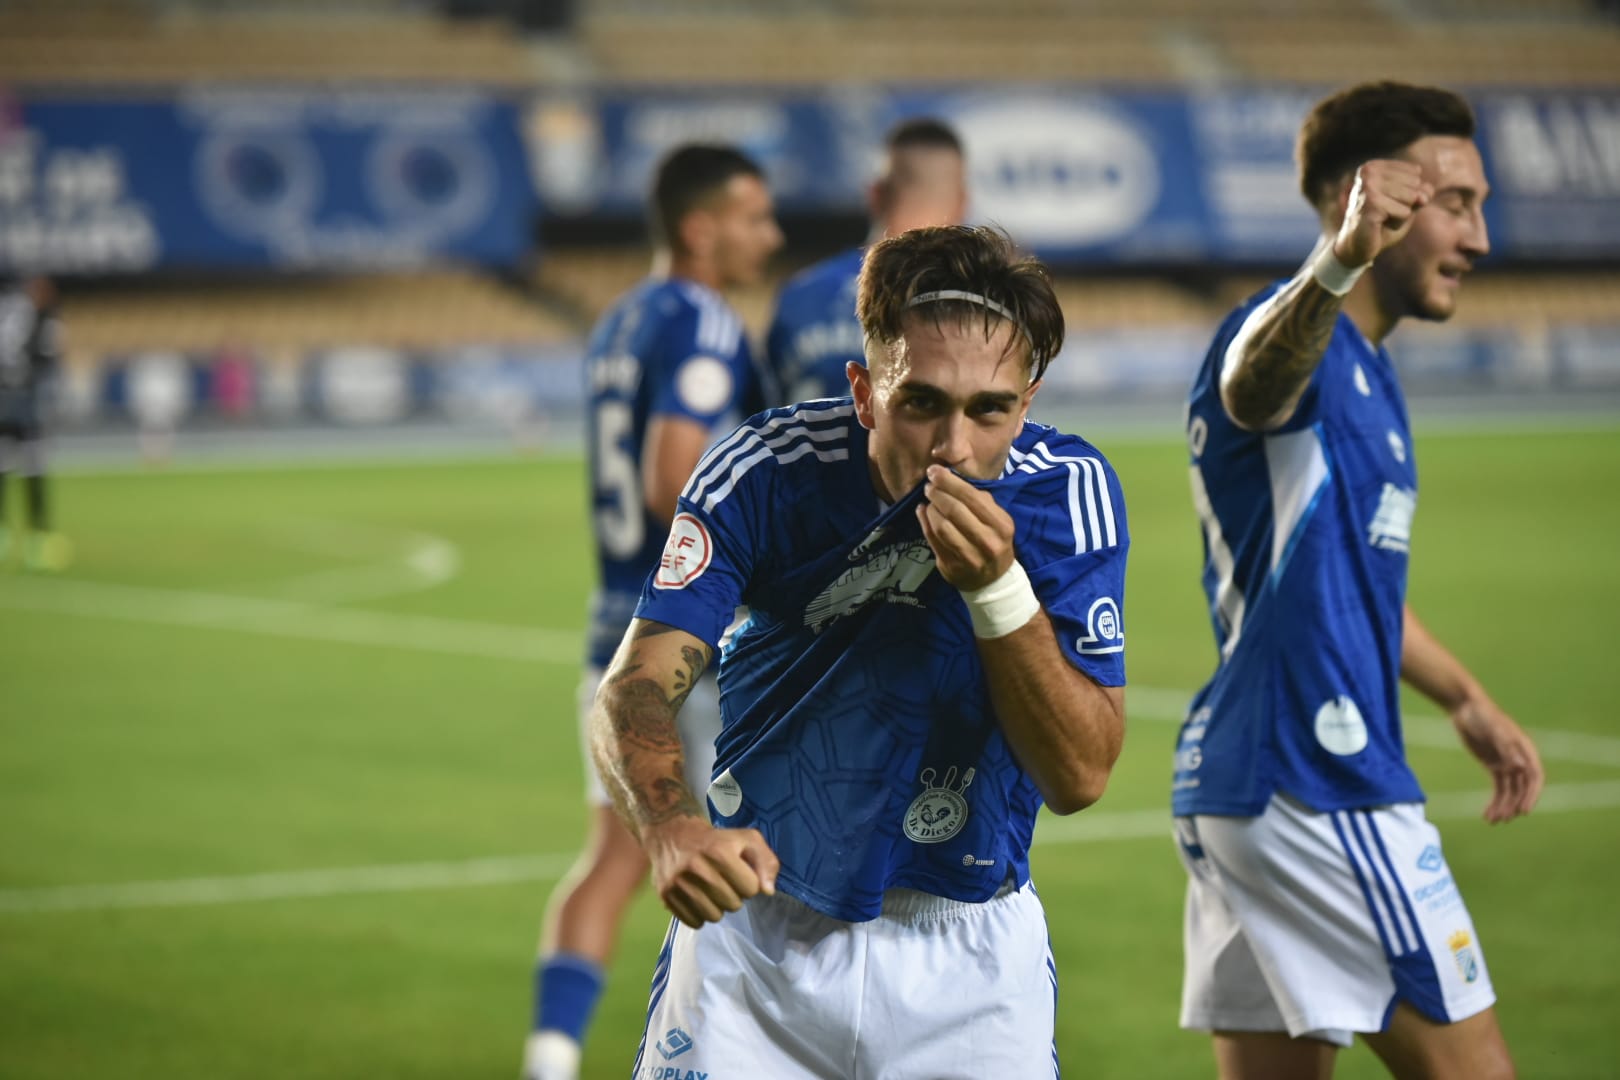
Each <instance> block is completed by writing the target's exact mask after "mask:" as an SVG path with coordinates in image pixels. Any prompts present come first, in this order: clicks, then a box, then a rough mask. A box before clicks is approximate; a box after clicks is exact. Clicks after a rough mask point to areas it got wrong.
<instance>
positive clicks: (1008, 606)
mask: <svg viewBox="0 0 1620 1080" xmlns="http://www.w3.org/2000/svg"><path fill="white" fill-rule="evenodd" d="M962 599H963V600H965V601H967V609H968V618H970V619H972V620H973V636H974V637H976V638H998V637H1006V636H1007V635H1008V634H1010V633H1012V632H1013V631H1014V630H1017V629H1018V628H1019V627H1020V626H1023V625H1024V624H1025V623H1027V622H1029V620H1030V619H1033V618H1034V617H1035V613H1036V612H1037V611H1039V610H1041V602H1040V601H1039V600H1037V599H1036V598H1035V590H1034V588H1032V587H1031V586H1030V584H1029V575H1028V574H1026V573H1024V568H1023V567H1022V566H1021V565H1019V562H1018V560H1017V559H1014V560H1013V561H1012V565H1011V566H1009V567H1007V571H1006V573H1004V574H1002V575H1001V576H1000V577H998V578H996V580H994V581H992V582H991V583H990V584H988V585H986V586H985V587H984V588H982V589H963V590H962Z"/></svg>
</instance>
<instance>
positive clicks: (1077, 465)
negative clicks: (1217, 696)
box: [1010, 451, 1130, 686]
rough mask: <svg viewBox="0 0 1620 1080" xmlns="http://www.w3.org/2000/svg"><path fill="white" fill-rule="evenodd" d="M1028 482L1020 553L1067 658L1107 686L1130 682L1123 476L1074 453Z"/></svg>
mask: <svg viewBox="0 0 1620 1080" xmlns="http://www.w3.org/2000/svg"><path fill="white" fill-rule="evenodd" d="M1059 466H1060V467H1059V468H1055V469H1048V470H1046V471H1045V472H1043V473H1041V474H1040V475H1039V476H1038V477H1037V478H1035V479H1034V481H1033V482H1031V483H1029V484H1026V485H1024V487H1023V490H1022V492H1021V493H1020V496H1019V498H1018V499H1017V501H1016V502H1015V504H1014V506H1013V507H1011V508H1010V509H1011V510H1012V513H1013V520H1014V527H1015V529H1016V533H1015V537H1016V538H1015V541H1014V543H1015V545H1016V547H1017V551H1018V559H1019V561H1020V562H1021V563H1022V564H1023V566H1024V569H1025V571H1026V572H1027V573H1028V574H1029V579H1030V584H1031V585H1032V586H1033V587H1034V589H1035V595H1036V597H1037V598H1038V599H1039V600H1040V602H1041V606H1042V607H1043V608H1044V609H1045V610H1046V614H1047V617H1048V618H1050V619H1051V621H1052V626H1053V629H1054V630H1055V631H1056V632H1057V638H1058V646H1059V648H1060V649H1061V650H1062V652H1063V655H1064V656H1065V657H1066V658H1067V659H1068V661H1069V662H1070V663H1071V664H1073V665H1074V666H1075V667H1076V668H1078V669H1079V670H1080V671H1082V672H1084V673H1085V674H1086V675H1087V676H1089V677H1090V678H1091V679H1093V680H1094V681H1096V682H1097V683H1099V684H1101V685H1103V686H1123V685H1125V556H1126V553H1127V551H1128V550H1129V548H1130V533H1129V530H1128V528H1127V526H1126V521H1125V497H1124V493H1123V491H1122V490H1121V488H1120V485H1119V477H1118V476H1116V475H1115V473H1114V470H1113V467H1112V466H1111V465H1109V464H1108V462H1107V460H1106V459H1104V458H1103V457H1102V455H1100V454H1096V453H1095V451H1092V452H1091V453H1088V454H1076V455H1072V456H1070V457H1069V458H1068V459H1067V460H1062V461H1060V462H1059Z"/></svg>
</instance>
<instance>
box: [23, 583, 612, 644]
mask: <svg viewBox="0 0 1620 1080" xmlns="http://www.w3.org/2000/svg"><path fill="white" fill-rule="evenodd" d="M0 607H4V608H11V609H13V610H21V611H40V612H46V613H49V614H53V615H78V616H84V617H86V618H97V619H115V620H121V621H126V622H137V623H153V624H158V625H164V626H187V627H203V628H207V629H213V630H237V631H242V632H245V633H253V634H268V635H271V636H274V637H284V638H300V639H303V640H307V641H327V642H335V643H341V644H346V645H372V646H378V647H381V648H390V649H407V650H414V651H419V652H431V653H441V654H445V655H450V656H478V657H489V658H492V659H498V660H524V661H531V662H535V663H544V664H578V663H581V662H582V658H583V656H584V645H583V636H582V635H581V634H580V633H579V632H575V631H567V630H544V629H538V628H534V629H531V628H528V627H522V626H511V625H508V624H504V623H480V622H469V621H466V620H462V619H442V618H437V617H435V616H431V615H403V614H397V613H390V612H382V611H360V610H354V609H348V608H332V607H326V606H324V605H320V604H312V603H308V602H304V601H298V600H279V599H274V598H270V597H253V596H234V595H230V594H227V593H207V592H193V591H190V590H181V589H157V588H148V587H144V586H139V585H114V584H110V583H107V582H94V581H74V580H71V579H67V578H56V579H44V578H24V577H13V578H10V579H5V580H0Z"/></svg>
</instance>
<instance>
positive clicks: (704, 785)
mask: <svg viewBox="0 0 1620 1080" xmlns="http://www.w3.org/2000/svg"><path fill="white" fill-rule="evenodd" d="M600 685H602V669H601V668H599V667H594V666H588V667H586V668H585V673H584V675H583V676H581V678H580V680H579V748H580V752H581V754H582V755H583V756H584V759H585V801H586V802H588V803H589V804H590V805H592V806H612V805H613V798H612V796H610V795H609V794H608V793H607V788H605V787H603V786H602V778H601V777H600V776H598V775H597V772H596V763H595V762H594V761H592V760H591V738H590V727H591V703H592V702H594V701H595V700H596V688H597V687H598V686H600ZM675 727H676V728H677V729H678V730H679V731H680V734H681V744H682V752H683V754H684V756H685V761H686V783H687V786H689V787H690V788H691V789H692V794H694V795H696V796H697V797H698V799H699V801H701V800H702V799H703V798H704V793H705V792H706V791H708V790H709V779H710V777H712V776H713V775H714V740H715V739H717V738H719V737H720V687H719V685H718V684H717V683H716V682H715V681H714V673H713V672H712V671H711V672H704V673H703V675H702V677H700V678H699V679H698V683H697V685H696V686H694V687H692V693H691V694H690V695H689V696H688V697H687V699H686V704H684V705H682V706H681V711H680V713H679V714H678V715H677V716H676V717H675Z"/></svg>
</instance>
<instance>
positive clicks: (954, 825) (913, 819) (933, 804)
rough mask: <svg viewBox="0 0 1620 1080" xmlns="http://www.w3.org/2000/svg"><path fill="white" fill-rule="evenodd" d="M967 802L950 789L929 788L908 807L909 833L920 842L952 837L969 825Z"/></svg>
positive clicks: (933, 842)
mask: <svg viewBox="0 0 1620 1080" xmlns="http://www.w3.org/2000/svg"><path fill="white" fill-rule="evenodd" d="M967 816H968V804H967V800H966V799H964V798H962V796H960V795H958V794H957V793H956V792H954V791H952V790H950V789H949V788H929V789H928V790H927V791H925V792H923V793H922V794H921V795H919V796H917V797H916V798H915V799H913V800H912V801H911V806H910V807H908V808H907V809H906V826H905V827H906V835H907V836H909V837H910V838H911V839H913V840H915V841H917V843H919V844H937V843H939V842H940V841H942V840H949V839H950V838H951V837H953V836H955V835H956V834H957V833H959V832H961V831H962V826H963V825H966V824H967Z"/></svg>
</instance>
